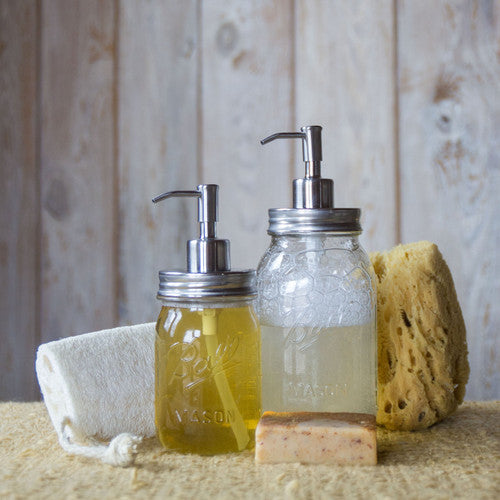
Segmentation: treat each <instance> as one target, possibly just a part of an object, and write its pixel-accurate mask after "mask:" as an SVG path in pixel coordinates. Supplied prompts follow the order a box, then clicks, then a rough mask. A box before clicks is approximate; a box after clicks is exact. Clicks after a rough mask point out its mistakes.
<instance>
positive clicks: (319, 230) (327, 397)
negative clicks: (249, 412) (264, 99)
mask: <svg viewBox="0 0 500 500" xmlns="http://www.w3.org/2000/svg"><path fill="white" fill-rule="evenodd" d="M321 130H322V128H321V127H320V126H306V127H302V128H301V132H286V133H278V134H274V135H272V136H270V137H267V138H266V139H264V140H263V141H261V142H262V144H266V143H268V142H270V141H273V140H275V139H282V138H293V139H295V138H297V139H301V140H302V150H303V159H304V162H305V177H304V178H303V179H295V180H294V181H293V208H274V209H270V210H269V230H268V233H269V234H270V235H271V245H270V247H269V249H268V250H267V251H266V253H265V254H264V256H263V257H262V259H261V261H260V264H259V266H258V269H257V288H258V312H259V316H260V322H261V332H262V403H263V409H264V410H273V411H316V412H356V413H371V414H376V388H377V364H376V363H377V337H376V295H375V275H374V272H373V269H372V266H371V263H370V260H369V258H368V256H367V254H366V253H365V251H364V250H363V248H362V247H361V245H360V244H359V241H358V236H359V235H360V234H361V225H360V222H359V218H360V214H361V211H360V209H359V208H334V203H333V181H332V180H331V179H324V178H322V177H321V160H322V153H321Z"/></svg>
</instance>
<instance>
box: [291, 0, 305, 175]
mask: <svg viewBox="0 0 500 500" xmlns="http://www.w3.org/2000/svg"><path fill="white" fill-rule="evenodd" d="M291 1H292V14H291V26H290V37H291V41H290V48H291V50H290V76H291V80H292V82H291V85H290V108H291V111H290V117H291V122H292V123H291V125H290V128H289V130H292V131H293V130H295V129H296V128H297V127H298V123H296V121H297V0H291ZM304 125H305V123H304ZM289 142H290V144H289V148H290V165H289V174H288V175H289V179H293V178H294V176H295V163H296V162H297V158H296V153H295V151H297V148H296V143H295V141H289Z"/></svg>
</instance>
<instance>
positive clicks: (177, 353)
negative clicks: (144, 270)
mask: <svg viewBox="0 0 500 500" xmlns="http://www.w3.org/2000/svg"><path fill="white" fill-rule="evenodd" d="M217 195H218V186H217V185H215V184H201V185H199V186H198V187H197V189H196V190H195V191H171V192H168V193H165V194H162V195H160V196H158V197H157V198H155V199H154V200H153V202H158V201H161V200H164V199H167V198H170V197H175V196H181V197H187V196H190V197H195V198H197V199H198V221H199V229H200V235H199V238H198V239H194V240H190V241H188V243H187V270H186V271H160V273H159V275H160V287H159V291H158V299H159V300H160V301H161V303H162V308H161V312H160V315H159V318H158V322H157V324H156V332H157V335H156V345H155V423H156V428H157V432H158V436H159V439H160V441H161V443H162V444H163V445H164V446H165V447H167V448H170V449H176V450H179V451H184V452H194V453H199V454H216V453H227V452H232V451H241V450H243V449H245V448H248V447H251V446H252V444H253V441H254V432H255V427H256V425H257V422H258V420H259V418H260V413H261V392H260V391H261V379H260V375H261V371H260V330H259V325H258V321H257V316H256V314H255V311H254V307H253V301H254V299H255V295H256V288H255V271H253V270H247V271H231V267H230V259H229V241H228V240H223V239H219V238H217V236H216V221H217V201H218V200H217Z"/></svg>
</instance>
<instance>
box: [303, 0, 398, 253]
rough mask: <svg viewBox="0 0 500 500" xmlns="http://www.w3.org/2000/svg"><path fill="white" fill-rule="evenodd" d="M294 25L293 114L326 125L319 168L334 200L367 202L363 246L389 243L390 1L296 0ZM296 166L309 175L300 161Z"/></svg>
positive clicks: (392, 178)
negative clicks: (331, 182) (330, 182)
mask: <svg viewBox="0 0 500 500" xmlns="http://www.w3.org/2000/svg"><path fill="white" fill-rule="evenodd" d="M296 25H297V29H296V32H297V41H296V47H297V49H296V50H297V63H296V79H297V90H296V103H297V112H296V116H297V119H296V120H297V122H298V124H301V125H302V124H304V125H305V124H311V125H312V124H317V125H323V159H324V162H323V165H324V166H323V172H322V174H323V175H324V176H325V177H329V178H333V180H334V182H335V206H338V207H360V208H361V209H362V211H363V219H362V222H363V230H364V231H363V235H362V237H361V241H362V243H363V245H364V246H365V248H366V249H367V250H380V249H384V248H388V247H391V246H392V245H394V244H395V243H396V241H397V238H398V231H397V210H398V206H397V189H396V135H395V111H396V109H395V74H394V58H395V47H396V46H395V44H396V39H395V32H394V31H395V29H394V13H393V2H392V1H390V0H384V1H381V2H319V1H318V2H309V1H306V0H299V1H298V2H297V12H296ZM297 152H299V151H297ZM299 163H300V162H297V164H299ZM296 173H297V175H300V176H303V175H304V173H303V170H302V167H300V165H299V168H298V169H297V171H296Z"/></svg>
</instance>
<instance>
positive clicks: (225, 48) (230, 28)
mask: <svg viewBox="0 0 500 500" xmlns="http://www.w3.org/2000/svg"><path fill="white" fill-rule="evenodd" d="M215 40H216V45H217V50H218V51H219V52H220V53H221V54H222V55H224V56H226V55H228V54H230V53H231V52H232V51H233V50H234V48H235V47H236V44H237V43H238V30H237V29H236V26H235V25H234V24H233V23H231V22H228V23H224V24H223V25H222V26H221V27H220V28H219V29H218V30H217V35H216V39H215Z"/></svg>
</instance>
